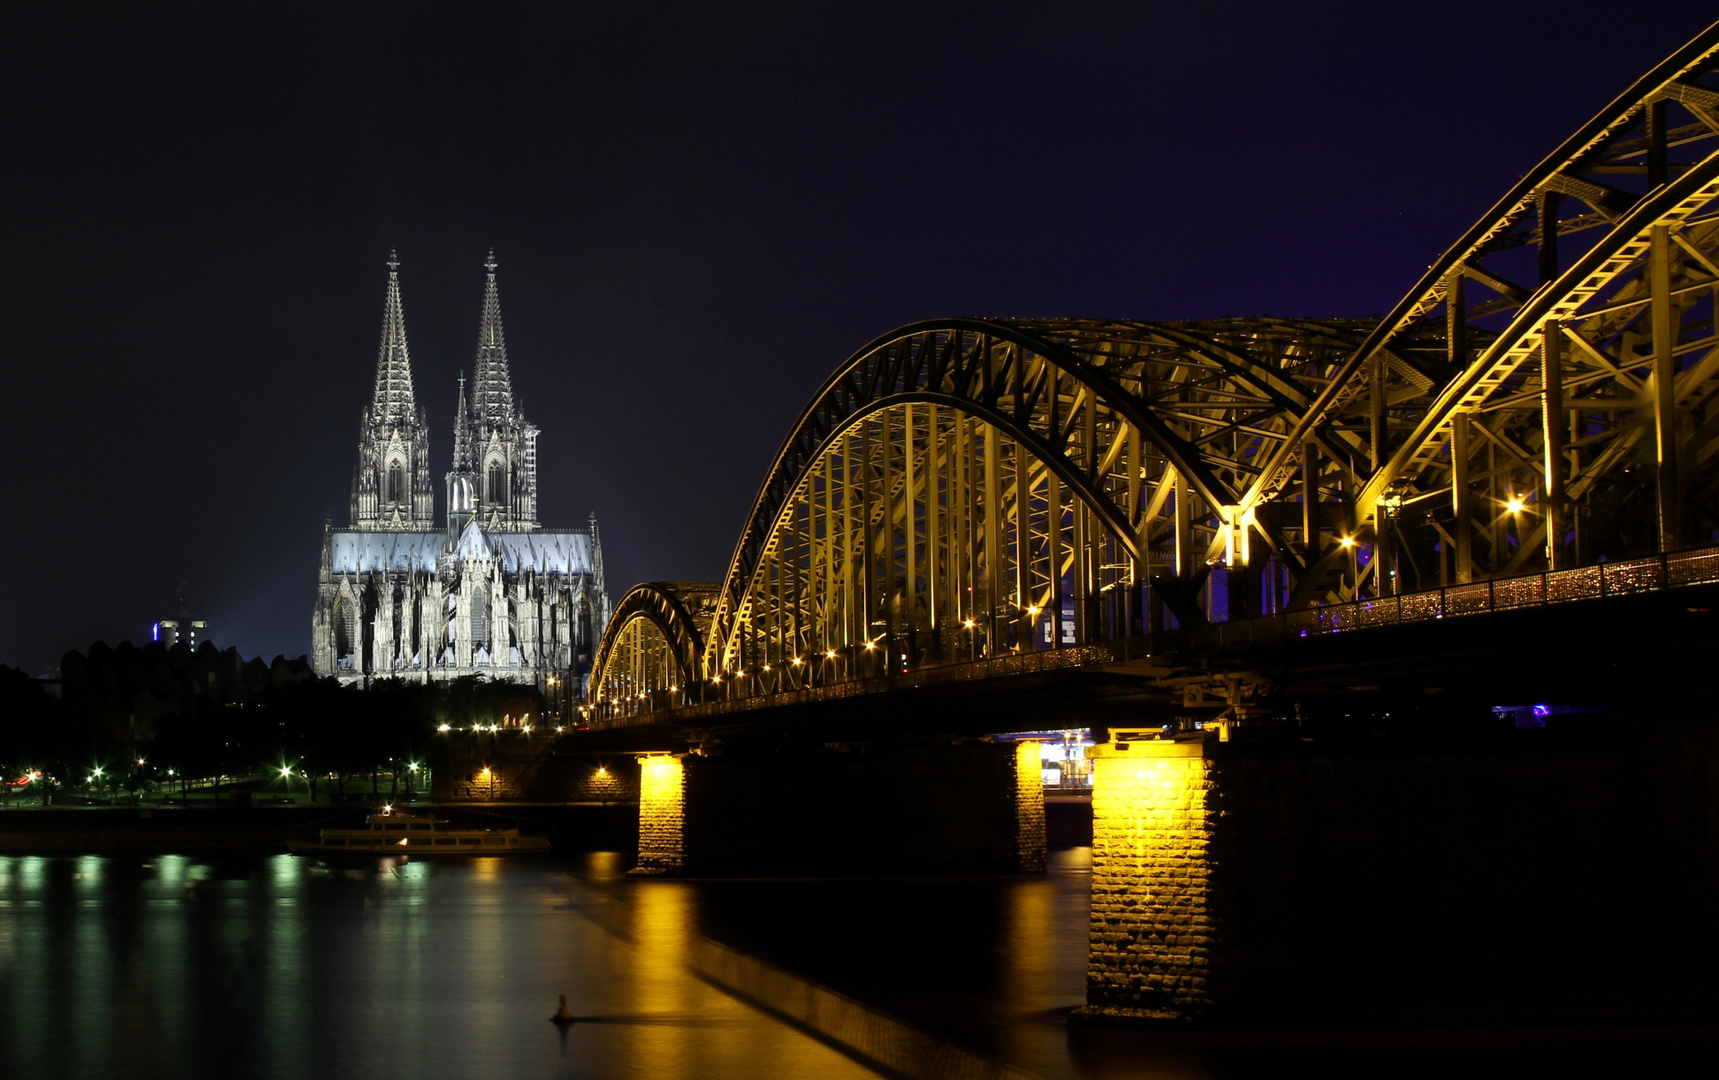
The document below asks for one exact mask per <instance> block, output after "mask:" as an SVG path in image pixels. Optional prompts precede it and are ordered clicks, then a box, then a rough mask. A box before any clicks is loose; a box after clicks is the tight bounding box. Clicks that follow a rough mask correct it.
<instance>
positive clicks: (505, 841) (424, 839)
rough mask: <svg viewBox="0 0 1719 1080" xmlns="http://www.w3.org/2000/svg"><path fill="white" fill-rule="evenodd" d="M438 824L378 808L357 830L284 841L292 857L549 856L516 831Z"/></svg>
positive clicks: (539, 840) (543, 840)
mask: <svg viewBox="0 0 1719 1080" xmlns="http://www.w3.org/2000/svg"><path fill="white" fill-rule="evenodd" d="M447 824H448V823H447V822H446V821H444V820H442V819H441V818H435V817H428V816H424V815H420V814H409V813H407V812H405V811H404V810H395V809H394V808H392V807H388V806H384V807H382V808H381V809H380V810H374V811H372V812H371V813H370V814H369V815H368V816H366V817H365V819H364V827H363V828H361V829H323V830H322V838H321V839H320V840H317V841H314V842H313V841H310V840H288V841H287V850H289V851H291V852H292V853H293V854H294V855H311V854H335V855H340V854H360V853H365V854H377V855H519V854H523V853H525V852H544V851H548V850H549V840H548V838H547V837H542V836H521V835H519V830H518V829H450V828H448V827H447Z"/></svg>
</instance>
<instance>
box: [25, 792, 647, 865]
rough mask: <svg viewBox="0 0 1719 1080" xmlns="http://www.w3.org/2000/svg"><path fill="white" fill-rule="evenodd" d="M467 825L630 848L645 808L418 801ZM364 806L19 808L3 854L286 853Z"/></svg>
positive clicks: (343, 823)
mask: <svg viewBox="0 0 1719 1080" xmlns="http://www.w3.org/2000/svg"><path fill="white" fill-rule="evenodd" d="M412 809H413V810H414V811H418V812H433V813H435V814H436V815H437V816H438V817H444V818H447V819H449V820H450V821H452V822H454V823H455V824H456V825H459V826H461V827H464V828H517V829H519V830H520V831H521V832H522V833H524V834H526V835H531V836H547V837H549V839H550V843H551V844H552V845H553V846H554V847H555V848H556V849H557V850H562V851H591V850H599V849H605V848H607V849H620V850H627V849H629V848H631V847H634V846H636V845H637V842H638V841H637V836H638V810H637V808H636V807H633V806H628V805H624V804H615V805H602V804H591V805H544V804H521V805H511V804H492V805H485V806H481V807H477V806H469V805H453V806H448V805H440V806H437V805H432V804H429V803H420V804H412ZM365 813H366V810H365V808H364V807H335V806H326V805H310V806H295V807H284V806H251V807H233V806H218V807H217V806H193V807H182V806H144V807H135V806H132V807H118V806H112V807H109V806H100V807H97V806H91V807H62V806H48V807H13V808H11V809H9V810H6V811H4V812H0V854H4V855H27V854H41V853H47V852H61V853H66V852H117V851H173V852H215V851H222V852H256V853H272V852H279V851H284V850H285V849H286V844H287V841H288V840H315V839H316V838H317V834H318V832H319V830H321V829H325V828H353V827H355V826H358V825H361V824H363V821H364V815H365Z"/></svg>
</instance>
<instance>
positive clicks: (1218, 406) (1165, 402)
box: [703, 319, 1368, 689]
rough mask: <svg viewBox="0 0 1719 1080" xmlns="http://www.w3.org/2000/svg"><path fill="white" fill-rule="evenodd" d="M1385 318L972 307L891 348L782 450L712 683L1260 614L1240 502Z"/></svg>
mask: <svg viewBox="0 0 1719 1080" xmlns="http://www.w3.org/2000/svg"><path fill="white" fill-rule="evenodd" d="M1367 328H1368V327H1367V324H1360V323H1322V322H1312V321H1299V322H1297V321H1290V320H1280V319H1237V320H1222V321H1217V322H1207V323H1181V324H1169V323H1144V322H1120V321H1100V320H1074V319H1061V320H1049V319H1042V320H996V319H949V320H938V321H931V322H923V323H916V324H913V325H911V326H907V327H903V328H902V329H900V330H897V331H894V332H893V333H890V334H886V335H884V336H883V337H881V338H878V339H877V340H876V341H873V342H872V343H870V344H869V345H867V346H866V347H865V348H863V349H861V350H860V351H859V352H858V353H856V354H855V355H854V356H853V357H852V358H850V359H849V360H848V361H847V363H845V364H844V365H843V366H842V367H841V368H840V369H839V370H838V371H837V372H836V373H835V375H834V376H832V377H831V378H830V380H829V381H828V382H826V383H825V384H824V386H823V388H822V389H821V390H820V391H819V392H818V394H817V395H816V396H815V397H814V398H813V401H812V403H811V404H810V405H809V406H808V407H807V408H806V410H805V411H804V412H803V413H802V414H801V416H800V418H799V420H798V421H797V422H796V424H795V425H794V428H793V430H792V432H791V433H790V435H789V436H788V438H787V440H786V441H785V442H784V444H783V447H782V449H781V451H780V452H779V453H778V455H777V458H776V460H775V462H774V463H773V465H772V467H771V470H770V472H769V474H768V476H767V477H766V479H765V481H764V484H763V485H762V487H761V489H760V492H759V494H758V497H757V499H756V500H755V502H754V506H753V511H752V514H751V515H750V517H749V519H748V522H747V525H746V528H745V530H744V532H743V533H742V535H741V540H740V543H739V545H738V547H737V549H736V552H735V555H734V559H733V561H732V563H731V566H730V569H729V573H728V576H727V578H726V580H725V582H724V584H723V586H722V588H721V591H720V592H719V594H718V597H717V607H716V612H715V615H714V618H713V621H712V626H711V633H710V636H709V638H708V639H707V642H706V651H705V656H704V667H703V673H704V675H705V677H706V678H707V679H709V680H711V681H712V682H716V683H720V682H721V681H722V680H723V679H725V678H730V679H731V678H733V677H734V676H736V675H740V676H744V677H746V678H747V679H749V680H754V681H758V680H762V681H763V683H764V684H765V685H766V686H767V687H769V688H772V689H786V688H790V687H801V686H806V685H816V684H818V683H820V682H825V681H843V680H847V679H851V678H856V677H863V676H867V675H877V674H882V673H884V672H886V671H892V670H897V669H898V668H900V667H907V666H924V665H926V664H928V663H943V662H956V661H960V660H972V659H976V658H978V657H981V656H986V657H988V656H994V655H998V654H1000V653H1004V652H1019V651H1024V650H1027V649H1036V648H1039V647H1042V646H1043V645H1044V644H1046V643H1047V641H1046V639H1047V638H1048V644H1050V645H1052V646H1056V645H1060V644H1063V643H1067V642H1069V641H1080V642H1087V641H1094V640H1101V639H1104V638H1109V637H1116V636H1122V635H1127V634H1133V633H1139V632H1142V631H1144V630H1145V629H1147V627H1148V626H1150V625H1152V623H1153V622H1154V616H1153V614H1152V611H1153V610H1156V611H1157V612H1158V613H1157V615H1156V616H1155V619H1156V622H1157V623H1159V624H1160V625H1161V624H1163V623H1164V622H1165V621H1166V620H1168V619H1174V620H1175V621H1176V622H1177V623H1179V624H1181V625H1188V624H1195V623H1202V622H1205V621H1208V620H1210V619H1212V618H1221V617H1225V616H1229V615H1236V614H1245V613H1248V610H1249V608H1248V605H1249V604H1250V603H1253V600H1252V593H1253V592H1254V591H1257V590H1256V589H1255V585H1256V584H1257V582H1254V583H1247V584H1246V585H1245V587H1243V588H1236V587H1234V584H1233V583H1232V582H1231V581H1229V580H1228V579H1229V578H1232V577H1234V576H1235V574H1236V567H1241V570H1242V571H1243V572H1244V573H1245V572H1246V570H1247V567H1246V563H1247V561H1248V560H1247V559H1245V558H1243V559H1240V560H1238V559H1237V558H1236V553H1235V551H1234V548H1235V546H1236V544H1237V543H1240V544H1241V545H1242V546H1243V547H1246V546H1247V545H1248V542H1249V540H1248V536H1249V533H1248V530H1247V529H1246V528H1245V527H1244V526H1243V523H1242V520H1241V514H1240V512H1239V509H1238V507H1237V505H1236V504H1237V502H1238V498H1239V493H1240V492H1241V491H1242V490H1243V489H1244V488H1245V486H1246V485H1247V484H1248V483H1249V482H1250V481H1251V480H1252V478H1253V475H1254V474H1255V473H1256V472H1257V465H1256V462H1258V461H1262V460H1264V458H1265V457H1266V456H1267V455H1268V454H1269V453H1270V452H1271V451H1273V450H1274V449H1275V448H1276V444H1277V442H1278V441H1280V440H1282V439H1283V438H1285V437H1286V435H1287V433H1288V432H1289V431H1290V429H1291V428H1292V427H1293V425H1294V423H1295V421H1296V420H1297V419H1298V418H1299V416H1300V415H1301V413H1302V411H1304V410H1305V409H1306V407H1307V406H1308V404H1309V403H1310V402H1311V401H1312V400H1313V399H1314V398H1315V397H1316V396H1317V394H1318V393H1319V391H1320V390H1321V389H1322V388H1323V385H1324V382H1325V380H1327V379H1328V378H1329V377H1330V375H1331V373H1332V371H1334V370H1335V368H1336V367H1337V366H1338V365H1339V364H1340V363H1341V362H1342V360H1343V359H1344V358H1346V357H1347V356H1348V355H1349V354H1350V353H1351V352H1352V351H1353V350H1354V349H1355V348H1356V347H1357V346H1358V344H1359V342H1360V340H1361V337H1362V336H1363V334H1364V333H1365V331H1366V329H1367ZM1333 438H1334V439H1335V444H1336V445H1337V446H1340V447H1352V446H1353V445H1354V444H1355V440H1354V439H1353V438H1352V437H1351V436H1349V435H1347V434H1345V433H1338V434H1336V435H1335V436H1333ZM1253 524H1255V525H1258V526H1259V528H1260V531H1261V534H1262V535H1264V536H1266V537H1267V538H1268V539H1267V543H1268V544H1269V543H1271V542H1272V541H1273V540H1275V538H1276V537H1278V536H1279V535H1281V529H1279V528H1277V527H1275V523H1269V522H1268V523H1265V524H1263V525H1261V524H1260V523H1259V522H1257V521H1254V522H1253ZM1225 555H1227V556H1228V557H1227V558H1220V556H1225ZM1284 555H1285V556H1287V557H1288V558H1290V559H1291V560H1293V559H1294V556H1293V553H1291V552H1289V551H1288V549H1287V548H1285V549H1284ZM1218 562H1222V563H1223V564H1224V574H1223V576H1224V577H1225V578H1226V581H1225V587H1224V588H1223V589H1222V590H1221V591H1220V592H1219V593H1216V594H1215V593H1214V592H1213V590H1212V589H1210V588H1207V587H1205V586H1206V583H1207V578H1208V575H1209V573H1210V572H1211V570H1212V567H1213V566H1214V564H1215V563H1218ZM1256 576H1257V575H1256ZM1148 581H1150V582H1151V589H1150V591H1144V590H1143V589H1142V588H1141V587H1142V586H1143V585H1144V584H1145V583H1147V582H1148ZM1253 606H1254V608H1257V606H1258V605H1257V603H1254V604H1253ZM1219 609H1224V610H1219ZM1058 612H1061V617H1060V618H1059V617H1058V615H1057V613H1058ZM754 688H756V687H754Z"/></svg>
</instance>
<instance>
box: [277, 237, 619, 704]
mask: <svg viewBox="0 0 1719 1080" xmlns="http://www.w3.org/2000/svg"><path fill="white" fill-rule="evenodd" d="M484 267H485V270H486V271H487V272H488V281H487V284H486V285H485V287H484V296H483V307H482V312H481V315H480V318H479V325H478V349H477V357H476V360H475V362H474V364H473V368H472V377H471V385H470V387H469V390H468V387H467V384H466V379H465V378H464V377H463V376H462V377H461V379H460V383H459V391H458V407H457V409H456V411H455V417H454V452H453V462H452V468H451V469H450V470H449V471H448V473H447V477H446V484H447V513H446V516H445V517H444V520H443V526H442V527H441V528H437V527H436V525H435V495H434V490H433V488H432V486H431V481H430V461H429V457H430V455H429V424H428V421H427V418H426V416H425V414H424V412H423V410H421V409H419V408H418V405H417V401H416V398H415V396H414V391H413V384H412V363H411V356H410V353H409V351H408V349H407V346H406V319H405V314H404V309H403V307H402V304H401V300H400V280H399V261H398V260H397V259H395V258H393V257H392V256H390V258H389V261H388V293H387V299H386V301H385V303H384V307H383V316H382V345H381V350H380V353H379V355H378V357H377V361H376V386H375V392H374V395H373V397H372V400H371V403H370V406H369V408H368V409H366V410H365V413H364V417H363V420H362V422H361V424H360V428H359V439H358V468H357V471H356V473H355V474H354V476H353V480H352V512H351V524H350V526H349V527H347V528H344V529H337V528H334V527H333V526H332V525H329V526H326V527H325V528H324V531H323V540H322V566H321V573H320V575H319V577H318V582H317V598H316V610H315V613H314V615H313V616H312V620H311V633H312V644H311V665H312V667H313V668H314V669H315V670H316V672H317V673H318V674H322V675H335V676H338V677H339V678H341V679H342V680H345V681H366V680H369V679H374V678H399V679H407V680H412V681H426V680H443V679H454V678H458V677H461V676H467V675H476V676H480V677H484V678H489V679H505V680H509V681H512V682H520V683H530V684H534V685H536V686H539V687H544V688H547V687H550V686H551V685H552V684H551V679H554V680H555V681H556V684H559V683H560V680H563V679H569V678H571V679H582V678H583V677H584V675H585V674H586V672H587V671H588V670H589V669H590V664H591V656H592V653H593V652H594V651H595V647H596V642H597V641H598V639H599V638H600V637H601V636H602V633H603V627H604V625H605V624H606V623H607V622H608V618H609V596H608V592H607V590H606V588H605V586H604V583H603V549H602V545H601V542H600V541H599V538H598V533H597V519H596V515H594V514H593V515H592V516H591V518H590V522H589V524H588V526H587V527H585V528H582V529H578V528H576V529H545V528H543V527H542V526H541V524H540V522H539V519H538V503H537V435H538V428H537V427H536V426H535V425H533V424H531V423H530V422H528V421H527V420H526V419H525V416H524V414H523V413H522V412H521V411H520V409H519V406H518V404H517V403H516V402H515V401H514V397H513V378H512V374H511V372H510V370H509V368H508V359H507V345H506V341H505V338H504V337H503V334H502V325H501V298H500V293H499V292H498V290H497V288H496V281H495V271H496V262H495V256H494V253H493V252H492V253H491V255H490V257H489V259H488V261H486V262H485V264H484Z"/></svg>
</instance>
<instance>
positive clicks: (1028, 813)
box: [1015, 742, 1045, 874]
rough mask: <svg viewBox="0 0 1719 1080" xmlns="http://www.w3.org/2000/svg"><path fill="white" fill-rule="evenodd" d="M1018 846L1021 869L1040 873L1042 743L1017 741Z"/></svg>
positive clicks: (1042, 855) (1042, 842)
mask: <svg viewBox="0 0 1719 1080" xmlns="http://www.w3.org/2000/svg"><path fill="white" fill-rule="evenodd" d="M1015 829H1016V836H1015V845H1016V850H1017V851H1018V852H1019V858H1020V865H1019V867H1018V869H1019V871H1020V872H1021V873H1023V874H1036V873H1040V872H1042V871H1043V870H1044V868H1045V785H1044V772H1043V765H1042V764H1041V762H1040V760H1039V744H1038V743H1035V742H1020V743H1016V744H1015Z"/></svg>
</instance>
